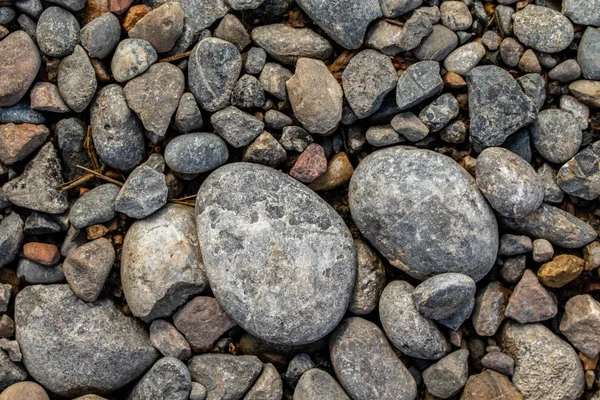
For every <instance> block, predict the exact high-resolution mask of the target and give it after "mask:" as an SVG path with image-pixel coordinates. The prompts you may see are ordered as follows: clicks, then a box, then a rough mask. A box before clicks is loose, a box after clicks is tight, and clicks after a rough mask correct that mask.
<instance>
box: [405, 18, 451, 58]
mask: <svg viewBox="0 0 600 400" xmlns="http://www.w3.org/2000/svg"><path fill="white" fill-rule="evenodd" d="M457 46H458V36H456V33H454V32H452V31H451V30H450V29H448V28H446V27H445V26H443V25H434V26H433V31H432V32H431V34H430V35H429V36H427V37H426V38H425V39H423V41H422V42H421V44H420V45H419V47H417V48H416V49H414V54H415V57H416V58H417V59H418V60H431V61H442V60H443V59H444V58H446V56H447V55H448V54H450V53H451V52H452V50H454V49H456V47H457Z"/></svg>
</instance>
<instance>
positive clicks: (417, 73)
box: [396, 61, 444, 110]
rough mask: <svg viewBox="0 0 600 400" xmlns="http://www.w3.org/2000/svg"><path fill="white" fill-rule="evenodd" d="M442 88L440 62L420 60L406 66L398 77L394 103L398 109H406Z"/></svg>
mask: <svg viewBox="0 0 600 400" xmlns="http://www.w3.org/2000/svg"><path fill="white" fill-rule="evenodd" d="M443 88H444V82H443V81H442V77H441V76H440V64H439V63H437V62H435V61H421V62H418V63H416V64H413V65H411V66H410V67H408V68H407V69H406V71H404V73H403V74H402V75H401V76H400V78H398V84H397V86H396V103H397V104H398V108H400V110H406V109H408V108H410V107H412V106H414V105H416V104H419V103H420V102H422V101H423V100H425V99H428V98H430V97H432V96H434V95H436V94H437V93H439V92H441V91H442V89H443Z"/></svg>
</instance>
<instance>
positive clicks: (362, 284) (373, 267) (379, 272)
mask: <svg viewBox="0 0 600 400" xmlns="http://www.w3.org/2000/svg"><path fill="white" fill-rule="evenodd" d="M354 247H355V248H356V258H357V261H358V268H357V270H356V283H355V285H354V294H353V296H352V300H351V301H350V305H349V306H348V310H349V311H350V312H352V313H353V314H356V315H363V314H369V313H370V312H372V311H373V310H375V308H376V307H377V302H378V301H379V296H381V292H382V291H383V287H384V286H385V267H384V265H383V263H382V262H381V260H380V259H379V256H378V255H377V254H376V253H375V252H374V251H373V250H372V249H371V248H370V247H369V245H368V244H367V243H365V242H364V241H363V240H361V239H354Z"/></svg>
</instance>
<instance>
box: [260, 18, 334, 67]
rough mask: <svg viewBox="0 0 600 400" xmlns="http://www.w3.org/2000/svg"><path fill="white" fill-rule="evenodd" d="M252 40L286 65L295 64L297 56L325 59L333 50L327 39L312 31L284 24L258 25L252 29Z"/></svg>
mask: <svg viewBox="0 0 600 400" xmlns="http://www.w3.org/2000/svg"><path fill="white" fill-rule="evenodd" d="M252 40H253V41H254V43H255V44H256V45H257V46H259V47H261V48H262V49H264V50H265V51H266V52H267V53H268V54H269V55H270V56H271V57H273V58H274V59H275V60H277V61H279V62H281V63H284V64H288V65H295V64H296V62H297V61H298V59H299V58H313V59H317V60H326V59H327V58H329V56H330V55H331V53H332V51H333V47H332V46H331V44H330V43H329V41H327V39H325V38H324V37H322V36H321V35H319V34H317V33H315V32H314V31H312V30H310V29H308V28H301V29H297V28H292V27H291V26H288V25H284V24H273V25H264V26H258V27H256V28H254V29H253V30H252ZM268 64H271V63H268ZM268 64H267V65H268Z"/></svg>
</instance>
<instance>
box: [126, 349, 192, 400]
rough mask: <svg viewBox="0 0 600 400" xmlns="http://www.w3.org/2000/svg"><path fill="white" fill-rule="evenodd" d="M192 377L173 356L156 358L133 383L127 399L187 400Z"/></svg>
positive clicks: (183, 365)
mask: <svg viewBox="0 0 600 400" xmlns="http://www.w3.org/2000/svg"><path fill="white" fill-rule="evenodd" d="M191 390H192V377H191V376H190V371H188V369H187V367H186V366H185V364H184V363H183V362H181V361H179V360H178V359H176V358H173V357H164V358H161V359H160V360H158V361H157V362H156V363H155V364H154V365H153V366H152V368H150V370H149V371H148V372H146V374H145V375H144V376H143V377H142V378H141V379H140V381H139V382H138V383H137V384H136V385H135V387H134V388H133V390H132V392H131V393H130V394H129V396H128V397H127V400H147V399H169V400H188V397H189V394H190V391H191Z"/></svg>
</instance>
